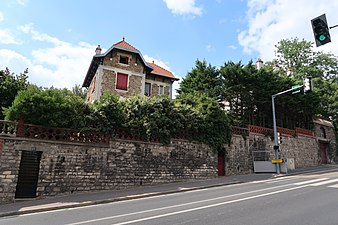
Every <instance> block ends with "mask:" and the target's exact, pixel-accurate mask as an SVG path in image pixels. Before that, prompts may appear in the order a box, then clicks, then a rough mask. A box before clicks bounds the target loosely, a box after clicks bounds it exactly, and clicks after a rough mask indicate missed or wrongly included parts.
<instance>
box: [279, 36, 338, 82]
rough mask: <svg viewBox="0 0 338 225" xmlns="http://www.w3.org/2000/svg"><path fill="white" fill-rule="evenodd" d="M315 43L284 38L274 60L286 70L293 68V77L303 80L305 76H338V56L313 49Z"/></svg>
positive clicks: (325, 77)
mask: <svg viewBox="0 0 338 225" xmlns="http://www.w3.org/2000/svg"><path fill="white" fill-rule="evenodd" d="M312 45H313V43H312V42H311V41H306V40H304V39H302V40H299V39H297V38H292V39H282V40H281V41H279V42H278V44H277V45H276V46H275V47H276V52H277V55H276V56H277V58H276V59H275V60H274V62H275V63H276V64H278V65H279V66H280V67H281V68H282V73H284V74H285V70H287V69H291V70H292V72H293V74H292V75H293V77H294V78H296V79H298V80H301V79H303V78H304V76H312V77H319V78H322V79H331V78H337V75H338V58H337V57H336V56H334V55H333V54H331V53H323V52H320V51H313V50H312Z"/></svg>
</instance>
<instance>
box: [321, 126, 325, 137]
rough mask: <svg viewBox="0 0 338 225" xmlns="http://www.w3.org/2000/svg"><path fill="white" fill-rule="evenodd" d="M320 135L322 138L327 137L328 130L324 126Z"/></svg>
mask: <svg viewBox="0 0 338 225" xmlns="http://www.w3.org/2000/svg"><path fill="white" fill-rule="evenodd" d="M320 137H322V138H326V131H325V128H324V127H321V128H320Z"/></svg>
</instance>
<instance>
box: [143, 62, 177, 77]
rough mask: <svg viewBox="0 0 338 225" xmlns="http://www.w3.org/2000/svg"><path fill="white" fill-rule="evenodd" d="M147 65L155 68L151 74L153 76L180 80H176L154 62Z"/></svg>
mask: <svg viewBox="0 0 338 225" xmlns="http://www.w3.org/2000/svg"><path fill="white" fill-rule="evenodd" d="M147 63H148V65H150V66H151V67H153V70H152V71H151V72H150V73H151V74H155V75H160V76H163V77H169V78H172V79H175V80H178V78H176V77H175V76H174V75H173V74H172V73H171V72H170V71H168V70H166V69H164V68H162V67H160V66H159V65H156V64H155V63H154V62H152V63H150V62H147Z"/></svg>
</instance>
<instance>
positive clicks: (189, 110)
mask: <svg viewBox="0 0 338 225" xmlns="http://www.w3.org/2000/svg"><path fill="white" fill-rule="evenodd" d="M175 111H176V113H175V114H176V118H177V120H176V121H177V125H178V126H177V127H179V129H183V130H185V131H186V132H187V133H188V134H190V136H191V138H192V139H193V140H196V141H200V142H203V143H205V144H207V145H209V146H211V147H212V148H214V149H215V150H218V151H222V150H223V147H224V145H225V144H227V143H230V139H231V130H230V121H229V118H228V115H227V113H226V112H225V111H224V110H222V109H221V108H220V107H219V104H218V102H217V101H216V100H215V99H214V98H211V97H209V96H207V95H206V94H204V93H198V92H195V93H185V94H180V95H178V96H177V98H176V99H175Z"/></svg>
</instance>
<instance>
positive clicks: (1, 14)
mask: <svg viewBox="0 0 338 225" xmlns="http://www.w3.org/2000/svg"><path fill="white" fill-rule="evenodd" d="M4 19H5V17H4V14H3V13H2V12H0V22H2V21H4Z"/></svg>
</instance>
